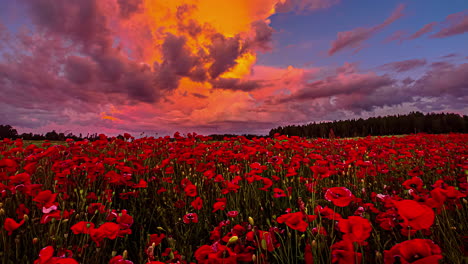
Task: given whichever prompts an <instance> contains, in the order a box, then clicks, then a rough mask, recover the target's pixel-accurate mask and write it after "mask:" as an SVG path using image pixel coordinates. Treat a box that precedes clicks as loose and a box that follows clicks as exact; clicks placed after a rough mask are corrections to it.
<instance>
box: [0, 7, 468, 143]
mask: <svg viewBox="0 0 468 264" xmlns="http://www.w3.org/2000/svg"><path fill="white" fill-rule="evenodd" d="M22 1H23V2H24V3H26V6H27V7H28V12H27V13H24V15H25V16H26V17H27V18H28V19H30V21H31V23H32V24H28V25H27V26H28V27H29V30H21V31H14V30H13V29H8V28H5V27H3V29H1V28H0V40H1V41H0V49H1V50H0V87H1V89H2V93H3V94H6V95H8V96H4V97H1V98H0V108H1V109H2V111H1V113H0V119H1V120H2V121H3V122H7V123H9V124H12V125H14V126H15V127H18V128H21V129H23V131H29V130H30V131H33V132H46V131H49V130H52V129H55V130H57V131H59V132H64V131H66V130H72V131H73V132H74V133H79V132H82V133H85V134H86V133H88V132H90V133H94V132H104V133H112V134H118V133H122V132H123V131H128V132H132V133H134V134H135V133H136V135H138V134H139V133H141V132H142V131H145V132H146V134H147V135H154V133H156V132H157V133H159V135H166V134H173V132H174V131H176V130H179V131H181V132H185V133H187V132H193V131H196V132H200V133H204V134H211V133H233V132H236V133H260V134H266V133H267V132H268V130H269V129H271V128H272V127H276V126H277V125H281V124H290V123H306V122H310V121H314V120H317V121H318V120H325V119H337V118H341V117H354V116H357V115H365V114H366V113H367V114H368V113H369V111H387V110H388V109H390V110H388V111H391V110H392V111H396V110H395V109H397V108H398V107H400V106H405V107H407V108H408V109H436V108H441V107H442V108H444V109H448V108H449V107H452V108H459V109H463V102H462V101H461V100H460V99H457V98H458V97H459V98H464V99H466V98H465V97H463V93H464V92H466V88H464V87H466V85H465V83H466V82H465V79H464V76H468V75H467V74H466V66H463V65H457V64H452V63H450V62H447V61H441V62H426V63H427V64H428V66H427V67H424V68H423V69H425V70H426V72H425V74H424V75H423V76H422V77H421V78H418V79H414V80H413V79H405V80H399V79H397V78H396V77H393V76H392V75H390V74H389V75H385V74H384V75H382V74H377V73H375V72H372V71H364V70H361V69H360V68H359V64H358V63H355V62H346V63H343V64H342V65H339V66H337V67H331V66H329V67H312V66H308V67H305V68H298V67H294V66H288V67H273V66H267V65H258V64H256V63H257V54H258V53H259V52H266V51H268V50H270V49H271V48H273V47H272V36H273V35H274V34H275V30H274V29H273V28H272V25H271V22H270V21H269V20H268V18H269V17H270V16H271V15H273V14H275V13H278V12H299V13H301V12H311V11H316V10H319V9H323V8H329V7H331V6H332V5H334V4H336V3H338V1H318V0H305V1H287V0H286V1H284V0H281V1H280V0H255V1H252V0H240V1H231V2H230V3H229V5H228V6H227V7H228V8H227V7H226V2H224V1H214V0H199V1H198V0H197V1H189V0H187V1H183V2H180V1H149V0H140V1H136V0H132V1H120V0H100V1H97V0H83V1H71V2H70V1H65V0H55V1H51V0H37V1H32V0H22ZM275 7H276V8H275ZM247 11H248V12H247ZM402 12H403V7H399V8H397V9H396V10H395V11H394V12H393V14H392V15H391V16H390V17H389V18H387V19H386V20H385V21H383V22H382V23H381V24H379V25H377V26H374V27H370V28H364V29H363V30H362V31H363V32H360V31H358V32H357V33H358V34H357V35H358V37H357V41H354V42H353V41H350V43H349V44H348V45H345V46H344V47H343V48H342V49H346V48H349V47H356V48H360V47H361V45H362V43H363V42H364V41H365V40H366V39H367V38H368V37H371V36H372V35H373V34H375V33H376V32H378V31H379V30H381V29H382V28H384V27H386V26H387V25H389V24H391V23H393V22H394V21H395V20H397V19H398V18H399V17H401V14H402ZM360 35H361V36H364V38H359V36H360ZM340 50H341V49H340ZM419 63H420V64H422V61H421V60H420V61H419ZM407 64H408V65H411V63H408V62H406V64H405V63H403V62H394V63H389V64H388V65H387V66H386V67H389V68H391V69H392V70H394V71H399V70H404V69H409V68H411V67H412V66H408V65H407ZM417 64H418V62H415V63H413V66H414V67H417ZM439 74H440V76H442V77H443V78H444V80H445V79H446V80H448V81H447V86H443V84H442V83H441V82H440V81H439V82H438V80H437V76H439ZM456 96H458V97H457V98H455V97H456ZM450 101H452V102H454V103H453V106H451V105H450ZM465 108H466V107H465ZM382 109H384V110H382ZM461 111H462V110H461ZM259 120H261V121H260V122H259Z"/></svg>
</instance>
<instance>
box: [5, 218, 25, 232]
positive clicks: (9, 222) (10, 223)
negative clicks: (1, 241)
mask: <svg viewBox="0 0 468 264" xmlns="http://www.w3.org/2000/svg"><path fill="white" fill-rule="evenodd" d="M23 224H24V219H23V220H21V221H20V222H19V223H17V222H16V221H15V220H14V219H12V218H7V219H5V223H4V225H3V228H5V230H6V231H7V232H8V235H9V236H11V234H13V231H15V230H16V229H18V228H19V227H20V226H22V225H23Z"/></svg>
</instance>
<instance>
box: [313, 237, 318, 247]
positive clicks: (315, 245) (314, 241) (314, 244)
mask: <svg viewBox="0 0 468 264" xmlns="http://www.w3.org/2000/svg"><path fill="white" fill-rule="evenodd" d="M312 247H313V248H316V247H317V241H316V240H315V239H314V240H312Z"/></svg>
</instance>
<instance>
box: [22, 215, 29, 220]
mask: <svg viewBox="0 0 468 264" xmlns="http://www.w3.org/2000/svg"><path fill="white" fill-rule="evenodd" d="M23 219H24V221H25V222H27V221H28V220H29V216H28V215H27V214H25V215H24V216H23Z"/></svg>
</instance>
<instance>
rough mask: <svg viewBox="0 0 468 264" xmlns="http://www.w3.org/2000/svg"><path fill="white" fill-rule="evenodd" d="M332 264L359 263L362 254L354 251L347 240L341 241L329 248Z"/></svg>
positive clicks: (351, 244)
mask: <svg viewBox="0 0 468 264" xmlns="http://www.w3.org/2000/svg"><path fill="white" fill-rule="evenodd" d="M331 250H332V263H338V264H353V263H361V259H362V254H361V253H356V252H355V251H354V246H353V243H352V242H351V241H349V240H342V241H340V242H337V243H335V244H333V245H332V246H331Z"/></svg>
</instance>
